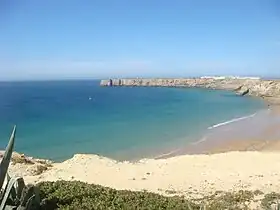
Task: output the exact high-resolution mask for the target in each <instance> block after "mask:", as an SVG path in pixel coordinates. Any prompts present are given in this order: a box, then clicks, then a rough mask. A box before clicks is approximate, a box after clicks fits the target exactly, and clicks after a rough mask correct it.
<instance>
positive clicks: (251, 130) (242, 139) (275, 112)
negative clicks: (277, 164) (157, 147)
mask: <svg viewBox="0 0 280 210" xmlns="http://www.w3.org/2000/svg"><path fill="white" fill-rule="evenodd" d="M278 102H279V101H278ZM231 151H263V152H278V151H279V152H280V103H277V104H273V105H272V104H269V105H268V108H267V110H262V111H260V112H259V113H257V114H256V116H254V117H250V118H247V119H244V120H241V121H237V122H234V123H230V124H227V125H224V126H221V127H218V128H214V129H211V130H209V131H208V133H207V134H206V135H205V136H204V137H203V138H201V139H200V140H199V141H197V142H195V143H193V144H189V145H186V146H185V147H183V148H178V149H175V150H174V151H171V152H169V153H166V154H162V155H159V156H157V157H156V159H162V158H170V157H174V156H178V155H186V154H187V155H190V154H192V155H193V154H216V153H224V152H231Z"/></svg>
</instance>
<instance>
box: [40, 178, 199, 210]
mask: <svg viewBox="0 0 280 210" xmlns="http://www.w3.org/2000/svg"><path fill="white" fill-rule="evenodd" d="M38 187H39V189H40V196H41V198H42V203H41V206H42V209H44V210H53V209H65V210H66V209H67V210H72V209H73V210H79V209H83V210H92V209H100V210H103V209H104V210H118V209H119V210H121V209H122V210H123V209H147V210H150V209H170V210H171V209H172V210H176V209H178V210H179V209H182V210H183V209H184V210H196V209H200V207H199V206H198V205H196V204H194V203H192V202H188V201H187V200H185V199H184V198H183V197H165V196H161V195H158V194H155V193H149V192H133V191H127V190H115V189H111V188H107V187H102V186H99V185H94V184H86V183H83V182H79V181H71V182H70V181H57V182H42V183H40V184H38Z"/></svg>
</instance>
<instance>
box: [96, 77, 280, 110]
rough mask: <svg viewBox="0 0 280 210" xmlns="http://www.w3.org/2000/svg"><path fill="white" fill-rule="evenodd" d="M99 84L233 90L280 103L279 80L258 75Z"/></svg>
mask: <svg viewBox="0 0 280 210" xmlns="http://www.w3.org/2000/svg"><path fill="white" fill-rule="evenodd" d="M100 85H101V86H132V87H133V86H146V87H147V86H148V87H149V86H150V87H185V88H187V87H200V88H210V89H219V90H231V91H235V92H236V93H237V94H238V95H242V96H243V95H251V96H258V97H261V98H263V99H265V100H266V102H268V104H269V105H275V104H277V105H278V104H280V80H276V79H274V80H268V79H261V78H260V77H234V76H215V77H211V76H203V77H198V78H177V79H176V78H170V79H168V78H151V79H147V78H131V79H107V80H101V81H100Z"/></svg>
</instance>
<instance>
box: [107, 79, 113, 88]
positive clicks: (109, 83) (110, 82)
mask: <svg viewBox="0 0 280 210" xmlns="http://www.w3.org/2000/svg"><path fill="white" fill-rule="evenodd" d="M107 86H109V87H111V86H113V80H112V79H109V81H108V84H107Z"/></svg>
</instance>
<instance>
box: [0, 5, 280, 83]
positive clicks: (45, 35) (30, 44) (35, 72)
mask: <svg viewBox="0 0 280 210" xmlns="http://www.w3.org/2000/svg"><path fill="white" fill-rule="evenodd" d="M201 75H241V76H245V75H248V76H280V1H279V0H227V1H226V0H172V1H171V0H83V1H78V0H59V1H58V0H48V1H40V0H24V1H22V0H0V80H30V79H32V80H33V79H34V80H37V79H38V80H39V79H66V78H71V79H73V78H88V79H91V78H108V77H135V76H137V77H187V76H201Z"/></svg>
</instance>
